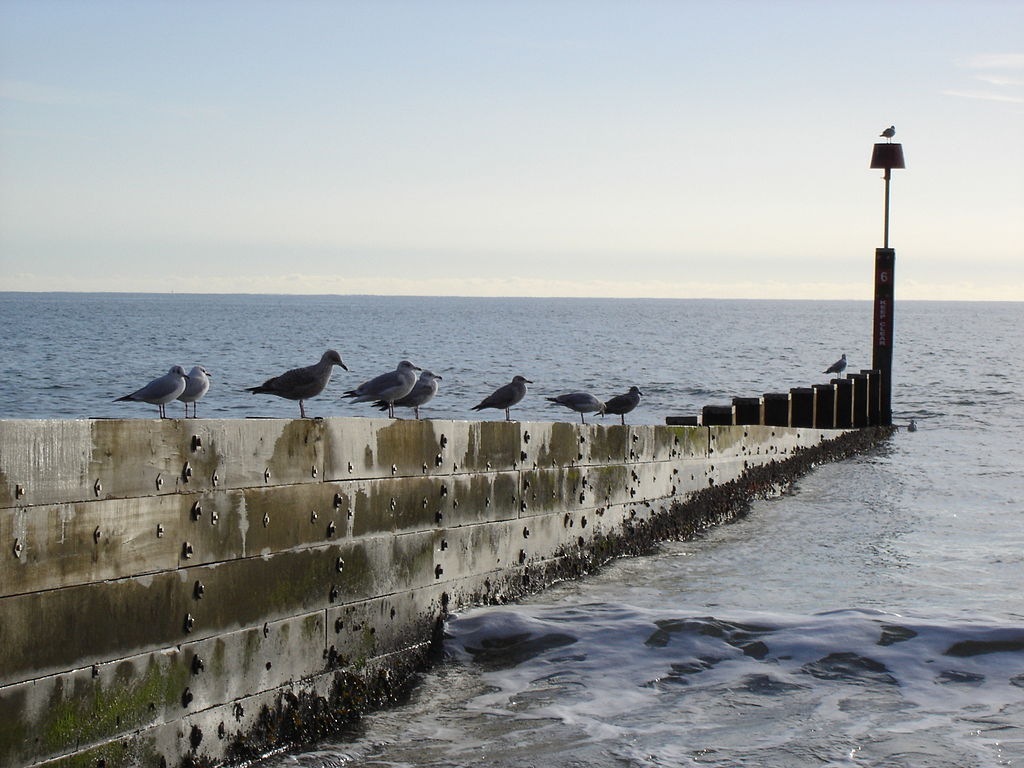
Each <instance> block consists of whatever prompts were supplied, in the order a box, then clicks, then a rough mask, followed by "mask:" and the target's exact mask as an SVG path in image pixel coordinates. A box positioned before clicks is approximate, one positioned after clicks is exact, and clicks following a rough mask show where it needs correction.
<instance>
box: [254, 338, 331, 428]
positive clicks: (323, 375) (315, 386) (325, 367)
mask: <svg viewBox="0 0 1024 768" xmlns="http://www.w3.org/2000/svg"><path fill="white" fill-rule="evenodd" d="M335 365H340V366H341V367H342V368H344V369H345V370H346V371H347V370H348V366H347V365H345V363H343V362H342V361H341V355H339V354H338V353H337V352H335V351H334V350H333V349H328V350H327V351H326V352H324V353H323V355H322V356H321V357H320V362H319V363H315V364H313V365H307V366H306V367H305V368H292V369H291V370H290V371H285V372H284V373H282V374H281V375H280V376H275V377H274V378H272V379H267V380H266V381H264V382H263V383H262V384H260V385H259V386H258V387H247V388H246V390H245V391H246V392H252V393H253V394H254V395H277V396H278V397H283V398H284V399H285V400H298V401H299V415H300V418H303V419H304V418H306V409H305V407H304V406H303V404H302V401H303V400H308V399H309V398H311V397H316V396H317V395H319V394H320V393H321V392H323V391H324V387H326V386H327V382H328V381H330V380H331V371H332V370H333V367H334V366H335Z"/></svg>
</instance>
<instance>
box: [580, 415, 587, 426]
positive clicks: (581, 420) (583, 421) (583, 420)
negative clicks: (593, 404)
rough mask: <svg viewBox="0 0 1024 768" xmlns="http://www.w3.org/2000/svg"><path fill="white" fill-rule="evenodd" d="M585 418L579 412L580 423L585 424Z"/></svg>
mask: <svg viewBox="0 0 1024 768" xmlns="http://www.w3.org/2000/svg"><path fill="white" fill-rule="evenodd" d="M586 423H587V420H586V419H584V418H583V414H582V413H580V424H586Z"/></svg>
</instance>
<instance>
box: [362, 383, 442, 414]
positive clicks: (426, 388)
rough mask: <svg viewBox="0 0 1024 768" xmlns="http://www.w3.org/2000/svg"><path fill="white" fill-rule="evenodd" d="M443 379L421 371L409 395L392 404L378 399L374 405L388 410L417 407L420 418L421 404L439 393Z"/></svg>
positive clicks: (382, 409) (416, 411) (416, 410)
mask: <svg viewBox="0 0 1024 768" xmlns="http://www.w3.org/2000/svg"><path fill="white" fill-rule="evenodd" d="M441 380H442V379H441V377H440V376H438V375H437V374H436V373H432V372H431V371H421V372H420V378H419V379H418V380H417V382H416V384H415V386H413V388H412V391H411V392H409V394H408V395H406V396H405V397H401V398H399V399H398V400H395V402H394V403H392V404H391V405H390V406H389V405H388V403H387V401H385V400H378V401H377V402H375V403H374V406H375V407H376V408H377V409H378V410H381V411H386V410H388V409H389V407H391V408H393V407H399V408H413V409H415V413H416V418H417V419H419V417H420V406H421V405H426V404H427V403H429V402H430V401H431V400H433V399H434V395H436V394H437V382H439V381H441Z"/></svg>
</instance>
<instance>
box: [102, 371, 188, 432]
mask: <svg viewBox="0 0 1024 768" xmlns="http://www.w3.org/2000/svg"><path fill="white" fill-rule="evenodd" d="M187 380H188V376H187V375H186V373H185V369H184V368H182V367H181V366H180V365H174V366H171V370H169V371H168V372H167V373H165V374H164V375H163V376H161V377H160V378H158V379H153V380H152V381H151V382H149V384H147V385H146V386H144V387H143V388H142V389H138V390H136V391H135V392H132V393H131V394H130V395H125V396H124V397H119V398H117V399H116V400H115V401H114V402H115V403H120V402H122V401H124V400H134V401H135V402H139V403H149V404H150V405H156V406H159V407H160V418H161V419H166V418H167V411H166V410H165V409H164V405H165V404H167V403H169V402H171V401H172V400H176V399H177V398H178V395H180V394H181V393H182V392H184V391H185V382H186V381H187Z"/></svg>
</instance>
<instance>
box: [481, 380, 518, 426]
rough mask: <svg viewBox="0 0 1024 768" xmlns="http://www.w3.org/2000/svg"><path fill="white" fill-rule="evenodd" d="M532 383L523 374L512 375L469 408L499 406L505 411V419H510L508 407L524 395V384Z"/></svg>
mask: <svg viewBox="0 0 1024 768" xmlns="http://www.w3.org/2000/svg"><path fill="white" fill-rule="evenodd" d="M527 384H533V382H532V381H530V380H529V379H528V378H526V377H525V376H513V377H512V381H510V382H509V383H508V384H505V385H503V386H500V387H498V388H497V389H496V390H494V391H493V392H492V393H491V394H489V395H488V396H487V397H485V398H484V399H483V400H481V401H480V402H479V403H478V404H477V405H474V406H473V407H472V408H471V409H470V410H472V411H482V410H483V409H484V408H499V409H504V411H505V421H512V417H511V416H510V415H509V409H510V408H511V407H512V406H513V405H515V404H516V403H518V402H519V401H520V400H522V399H523V398H524V397H526V385H527Z"/></svg>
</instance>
